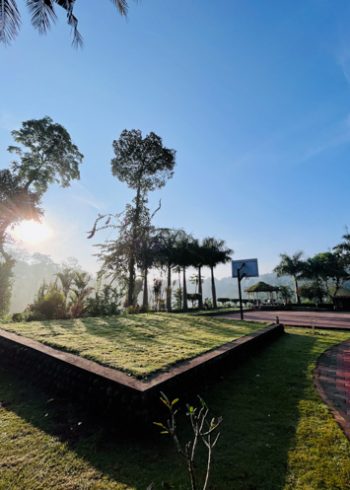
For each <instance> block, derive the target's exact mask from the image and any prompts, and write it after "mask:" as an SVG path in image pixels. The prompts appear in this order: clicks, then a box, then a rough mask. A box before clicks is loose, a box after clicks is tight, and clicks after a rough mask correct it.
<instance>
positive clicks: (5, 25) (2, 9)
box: [0, 0, 21, 44]
mask: <svg viewBox="0 0 350 490" xmlns="http://www.w3.org/2000/svg"><path fill="white" fill-rule="evenodd" d="M20 24H21V16H20V13H19V10H18V8H17V3H16V0H0V42H1V43H3V44H9V43H10V42H11V41H12V40H13V39H14V38H15V37H16V36H17V34H18V31H19V28H20Z"/></svg>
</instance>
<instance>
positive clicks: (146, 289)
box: [142, 267, 148, 311]
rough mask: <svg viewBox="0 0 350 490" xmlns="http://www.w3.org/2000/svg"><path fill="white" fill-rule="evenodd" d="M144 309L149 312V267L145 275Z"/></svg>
mask: <svg viewBox="0 0 350 490" xmlns="http://www.w3.org/2000/svg"><path fill="white" fill-rule="evenodd" d="M142 308H143V309H144V310H145V311H147V310H148V269H147V267H146V268H145V270H144V273H143V300H142Z"/></svg>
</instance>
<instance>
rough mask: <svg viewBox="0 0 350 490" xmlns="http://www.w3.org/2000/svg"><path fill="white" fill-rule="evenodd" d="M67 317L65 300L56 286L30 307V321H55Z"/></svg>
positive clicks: (40, 296)
mask: <svg viewBox="0 0 350 490" xmlns="http://www.w3.org/2000/svg"><path fill="white" fill-rule="evenodd" d="M65 317H66V305H65V298H64V295H63V293H62V292H61V291H59V290H58V289H57V288H56V287H55V286H54V285H53V286H50V287H49V288H48V291H47V292H46V293H44V294H42V295H39V297H38V298H37V299H36V301H35V302H34V303H33V304H32V305H30V307H29V316H28V320H54V319H59V318H65Z"/></svg>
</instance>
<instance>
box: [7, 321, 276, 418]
mask: <svg viewBox="0 0 350 490" xmlns="http://www.w3.org/2000/svg"><path fill="white" fill-rule="evenodd" d="M283 332H284V328H283V326H282V325H271V326H268V327H266V328H263V329H261V330H258V331H256V332H254V333H252V334H251V335H248V336H245V337H240V338H238V339H237V340H234V341H232V342H228V343H226V344H224V345H222V346H220V347H218V348H216V349H213V350H211V351H208V352H206V353H204V354H202V355H200V356H198V357H196V358H194V359H190V360H188V361H183V362H180V363H178V364H176V365H175V366H173V367H171V368H169V370H167V371H165V372H161V373H158V374H155V375H154V376H152V377H151V378H150V379H149V380H147V381H142V380H138V379H136V378H133V377H132V376H129V375H128V374H126V373H124V372H121V371H118V370H116V369H112V368H108V367H105V366H101V365H99V364H97V363H96V362H93V361H89V360H87V359H83V358H81V357H79V356H76V355H73V354H69V353H66V352H63V351H59V350H57V349H53V348H51V347H48V346H46V345H43V344H40V343H39V342H36V341H34V340H32V339H28V338H26V337H22V336H19V335H16V334H13V333H10V332H7V331H5V330H1V329H0V363H1V365H2V366H5V367H7V368H10V369H14V370H15V371H16V372H17V373H19V374H20V375H21V376H22V377H25V378H26V379H28V381H30V382H31V383H33V384H36V385H39V386H41V387H43V388H44V389H46V390H48V391H49V392H50V393H60V394H65V395H67V394H68V395H69V396H70V397H72V398H73V399H76V400H79V401H80V402H82V403H83V404H84V405H85V406H88V407H89V410H91V411H94V412H97V413H99V414H103V416H104V417H108V418H109V417H112V418H113V419H119V420H122V421H123V423H124V422H125V423H126V422H128V421H132V422H133V424H135V423H138V424H141V425H149V424H150V423H151V422H152V421H153V420H156V419H158V417H159V416H160V413H159V411H160V410H161V404H160V402H159V394H160V391H163V392H164V393H166V394H167V395H168V396H169V397H170V398H172V397H180V398H181V399H188V398H185V397H191V396H192V397H193V395H195V394H197V393H200V391H201V389H202V388H203V387H204V386H205V385H207V384H208V383H210V382H213V381H216V380H217V378H218V376H219V375H220V374H221V373H223V372H225V371H226V370H227V369H229V368H231V367H232V366H234V365H237V364H238V363H239V362H241V361H242V360H243V359H245V358H246V357H248V356H249V355H252V354H253V353H254V352H255V351H256V350H257V349H259V348H261V347H263V346H264V345H266V344H268V343H269V342H270V341H271V340H273V339H275V338H277V337H278V336H279V335H281V334H282V333H283Z"/></svg>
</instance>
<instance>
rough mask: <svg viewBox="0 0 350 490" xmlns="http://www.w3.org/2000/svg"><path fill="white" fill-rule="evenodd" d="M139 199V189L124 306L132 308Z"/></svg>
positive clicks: (138, 191) (139, 191) (138, 190)
mask: <svg viewBox="0 0 350 490" xmlns="http://www.w3.org/2000/svg"><path fill="white" fill-rule="evenodd" d="M140 199H141V189H140V188H138V189H137V193H136V207H135V216H134V222H133V224H132V227H133V229H132V242H131V247H130V248H131V250H130V258H129V264H128V272H129V281H128V296H127V304H126V306H132V305H133V304H134V302H135V298H134V289H135V276H136V274H135V263H136V259H135V256H136V250H135V248H136V237H137V225H138V221H139V217H140Z"/></svg>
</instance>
